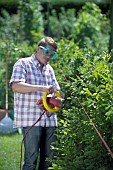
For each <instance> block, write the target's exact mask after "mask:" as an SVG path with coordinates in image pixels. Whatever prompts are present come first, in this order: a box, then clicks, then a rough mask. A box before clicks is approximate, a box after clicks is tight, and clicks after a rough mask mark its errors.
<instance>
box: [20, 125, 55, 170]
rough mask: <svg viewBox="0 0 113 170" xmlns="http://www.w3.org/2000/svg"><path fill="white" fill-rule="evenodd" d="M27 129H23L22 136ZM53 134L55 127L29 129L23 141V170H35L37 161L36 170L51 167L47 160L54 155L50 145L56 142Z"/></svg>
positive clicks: (44, 169)
mask: <svg viewBox="0 0 113 170" xmlns="http://www.w3.org/2000/svg"><path fill="white" fill-rule="evenodd" d="M28 128H29V127H25V128H23V135H24V134H25V132H26V131H27V129H28ZM55 132H56V127H40V126H39V127H38V126H34V127H32V128H31V129H30V131H29V132H28V134H27V136H26V137H25V140H24V149H25V151H24V165H23V170H36V165H37V160H39V165H38V170H48V168H49V167H51V166H52V162H51V161H49V160H52V158H53V155H54V150H53V149H51V145H53V144H55V141H56V135H55ZM53 142H54V143H53ZM39 151H40V152H39ZM39 153H40V155H39ZM38 155H39V157H38Z"/></svg>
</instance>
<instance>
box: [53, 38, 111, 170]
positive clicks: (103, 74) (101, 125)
mask: <svg viewBox="0 0 113 170" xmlns="http://www.w3.org/2000/svg"><path fill="white" fill-rule="evenodd" d="M109 60H110V55H109V54H107V53H102V54H101V55H99V56H98V55H96V53H94V52H90V53H88V54H85V53H83V52H82V51H81V50H80V49H79V48H78V47H77V45H76V44H74V42H73V41H67V40H66V41H65V40H62V41H61V42H60V43H59V58H58V62H54V63H52V64H53V67H54V68H55V69H56V68H57V67H58V69H56V75H57V79H58V80H59V82H60V84H61V90H62V92H63V93H64V94H65V100H66V101H65V103H64V107H63V109H62V110H60V111H59V113H58V117H59V129H58V143H57V147H56V153H57V154H56V159H55V161H54V163H55V165H54V167H53V169H55V170H61V169H62V170H67V169H70V170H73V169H74V170H78V169H80V170H86V169H87V170H96V169H98V170H101V169H105V170H111V169H112V166H113V164H112V158H111V156H110V154H109V152H108V151H107V149H106V148H105V146H104V144H103V143H102V141H101V140H100V138H99V136H98V135H97V133H96V132H95V130H94V128H93V126H92V124H91V123H90V121H89V120H88V118H87V116H86V114H85V112H87V113H88V115H89V116H90V117H91V119H92V120H93V121H94V123H95V124H96V126H97V128H98V129H99V131H100V133H101V134H102V136H103V137H104V139H105V141H106V142H107V143H108V144H109V146H110V147H111V148H112V147H113V142H112V138H113V135H112V130H113V128H112V123H113V122H112V120H113V119H112V117H113V115H112V113H113V112H112V111H113V105H112V103H113V99H112V98H113V91H112V89H113V84H112V80H113V75H112V69H113V64H112V63H110V62H109ZM84 109H85V111H84Z"/></svg>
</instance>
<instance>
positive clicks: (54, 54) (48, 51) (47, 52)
mask: <svg viewBox="0 0 113 170" xmlns="http://www.w3.org/2000/svg"><path fill="white" fill-rule="evenodd" d="M39 47H40V48H42V49H43V53H44V54H45V55H46V56H49V57H50V58H51V60H55V59H56V58H57V56H58V54H57V52H55V51H54V50H53V49H51V48H50V47H43V46H39Z"/></svg>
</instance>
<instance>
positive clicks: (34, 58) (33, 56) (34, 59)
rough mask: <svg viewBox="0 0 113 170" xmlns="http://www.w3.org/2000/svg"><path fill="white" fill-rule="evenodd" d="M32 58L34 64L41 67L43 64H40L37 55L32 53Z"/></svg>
mask: <svg viewBox="0 0 113 170" xmlns="http://www.w3.org/2000/svg"><path fill="white" fill-rule="evenodd" d="M31 58H32V61H33V64H34V65H35V66H36V67H40V66H41V64H40V63H39V61H38V60H37V59H36V57H35V55H34V54H32V56H31ZM46 65H47V63H46V64H44V66H43V70H45V69H46Z"/></svg>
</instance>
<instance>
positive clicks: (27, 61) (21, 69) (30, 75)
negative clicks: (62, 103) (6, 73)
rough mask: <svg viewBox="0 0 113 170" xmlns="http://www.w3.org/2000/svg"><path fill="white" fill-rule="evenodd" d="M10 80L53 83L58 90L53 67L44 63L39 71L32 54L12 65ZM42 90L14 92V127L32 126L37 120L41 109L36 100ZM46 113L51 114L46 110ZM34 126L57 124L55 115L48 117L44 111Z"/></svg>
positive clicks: (29, 82)
mask: <svg viewBox="0 0 113 170" xmlns="http://www.w3.org/2000/svg"><path fill="white" fill-rule="evenodd" d="M12 82H25V83H28V84H33V85H36V84H37V85H42V86H47V85H53V86H54V88H55V90H59V89H60V87H59V84H58V82H57V80H56V78H55V74H54V71H53V68H52V67H51V66H50V65H49V64H45V65H44V67H43V70H42V71H40V63H39V62H38V60H37V59H36V58H35V56H34V54H33V55H32V56H31V57H27V58H22V59H19V60H18V61H17V62H16V63H15V65H14V67H13V73H12V77H11V80H10V86H11V84H12ZM42 95H43V92H40V91H36V92H29V93H14V127H15V128H17V127H26V126H32V125H33V123H34V122H35V121H36V120H38V118H39V117H40V115H41V113H42V111H41V110H40V109H39V107H38V105H37V101H38V100H40V99H42ZM48 114H51V113H49V112H48ZM35 126H43V127H49V126H57V115H56V113H52V115H51V117H48V116H47V114H46V113H44V115H43V116H42V117H41V120H40V121H39V122H38V123H37V124H36V125H35Z"/></svg>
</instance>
